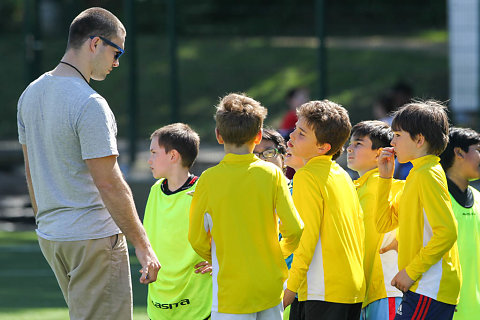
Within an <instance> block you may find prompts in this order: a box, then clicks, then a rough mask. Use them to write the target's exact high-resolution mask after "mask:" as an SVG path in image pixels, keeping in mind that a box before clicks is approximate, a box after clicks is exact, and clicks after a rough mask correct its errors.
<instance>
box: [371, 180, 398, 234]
mask: <svg viewBox="0 0 480 320" xmlns="http://www.w3.org/2000/svg"><path fill="white" fill-rule="evenodd" d="M391 190H392V179H384V178H379V181H378V189H377V192H378V194H377V205H376V210H375V221H376V227H377V231H378V232H380V233H386V232H389V231H392V230H394V229H395V228H397V226H398V202H399V194H397V195H392V194H391Z"/></svg>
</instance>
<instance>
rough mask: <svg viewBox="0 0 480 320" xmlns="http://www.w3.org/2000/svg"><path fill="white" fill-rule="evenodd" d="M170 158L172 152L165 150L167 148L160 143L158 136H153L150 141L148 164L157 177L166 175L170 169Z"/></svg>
mask: <svg viewBox="0 0 480 320" xmlns="http://www.w3.org/2000/svg"><path fill="white" fill-rule="evenodd" d="M170 158H171V157H170V152H165V148H164V147H160V146H159V145H158V137H153V139H152V141H151V143H150V158H149V159H148V164H149V165H150V170H152V175H153V177H154V178H155V179H160V178H165V177H166V174H167V173H168V171H169V164H170Z"/></svg>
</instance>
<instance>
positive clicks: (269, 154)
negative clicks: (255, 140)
mask: <svg viewBox="0 0 480 320" xmlns="http://www.w3.org/2000/svg"><path fill="white" fill-rule="evenodd" d="M253 154H254V155H256V156H257V157H259V158H260V159H270V158H273V157H275V156H276V155H277V154H278V150H277V149H275V148H272V149H267V150H263V151H262V152H254V153H253Z"/></svg>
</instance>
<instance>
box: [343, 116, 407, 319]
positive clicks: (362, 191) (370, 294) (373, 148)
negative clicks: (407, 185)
mask: <svg viewBox="0 0 480 320" xmlns="http://www.w3.org/2000/svg"><path fill="white" fill-rule="evenodd" d="M392 138H393V132H392V130H391V128H390V126H389V125H388V124H386V123H384V122H383V121H362V122H360V123H357V124H356V125H355V126H353V128H352V135H351V138H350V145H349V146H348V148H347V152H348V157H347V165H348V167H349V168H350V169H352V170H354V171H356V172H358V174H359V175H360V178H358V179H357V180H355V181H354V183H355V187H356V188H357V193H358V199H359V200H360V205H361V206H362V209H363V219H364V220H363V221H364V226H365V256H364V260H363V267H364V271H365V281H366V293H365V300H364V301H363V309H362V316H361V319H369V320H377V319H379V320H382V319H393V317H395V311H396V309H397V307H398V305H400V302H401V296H402V292H401V291H399V290H398V289H396V288H395V287H393V286H392V285H391V284H390V281H391V279H392V278H393V276H395V274H396V273H397V272H398V266H397V264H398V253H397V251H396V250H393V249H392V250H388V248H390V246H391V245H392V243H393V244H396V243H397V240H396V239H395V233H396V232H395V231H391V232H388V233H386V234H383V233H379V232H377V229H376V223H375V209H376V205H377V188H378V182H379V175H378V167H377V158H378V154H379V152H380V150H381V148H384V147H388V146H389V145H390V141H391V140H392ZM403 185H404V181H401V180H395V181H394V183H393V185H392V194H391V197H395V196H396V195H397V194H398V192H399V191H401V190H402V189H403ZM380 253H382V254H380Z"/></svg>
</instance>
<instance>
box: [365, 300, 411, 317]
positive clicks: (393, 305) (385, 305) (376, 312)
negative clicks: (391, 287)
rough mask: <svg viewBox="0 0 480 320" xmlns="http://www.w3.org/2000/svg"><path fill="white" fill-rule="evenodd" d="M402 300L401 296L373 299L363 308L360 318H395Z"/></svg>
mask: <svg viewBox="0 0 480 320" xmlns="http://www.w3.org/2000/svg"><path fill="white" fill-rule="evenodd" d="M401 302H402V298H400V297H391V298H383V299H379V300H376V301H373V302H372V303H370V304H368V305H367V306H366V307H365V308H363V309H362V313H361V315H360V320H393V318H395V313H396V312H397V309H398V306H399V305H400V303H401Z"/></svg>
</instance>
